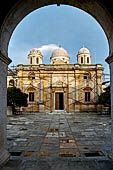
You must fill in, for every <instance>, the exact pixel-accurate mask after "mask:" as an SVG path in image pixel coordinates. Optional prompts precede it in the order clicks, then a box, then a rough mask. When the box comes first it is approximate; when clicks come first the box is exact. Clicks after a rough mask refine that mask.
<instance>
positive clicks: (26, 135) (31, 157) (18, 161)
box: [0, 112, 113, 170]
mask: <svg viewBox="0 0 113 170" xmlns="http://www.w3.org/2000/svg"><path fill="white" fill-rule="evenodd" d="M110 131H111V119H110V116H108V115H100V114H97V113H86V112H84V113H74V114H71V113H70V114H69V113H68V114H67V113H63V112H61V113H60V112H58V113H56V112H55V113H50V114H49V113H27V114H26V113H23V114H22V115H16V116H13V117H8V125H7V140H8V151H9V152H10V154H11V157H10V160H9V161H8V162H7V164H5V165H4V167H2V168H1V169H0V170H53V169H54V170H113V162H112V161H111V160H110V159H109V157H108V153H109V152H110V141H111V139H110V133H111V132H110Z"/></svg>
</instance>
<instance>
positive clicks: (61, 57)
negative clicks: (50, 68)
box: [50, 47, 69, 64]
mask: <svg viewBox="0 0 113 170" xmlns="http://www.w3.org/2000/svg"><path fill="white" fill-rule="evenodd" d="M50 59H51V64H69V55H68V53H67V51H66V50H65V49H64V48H62V47H59V48H57V49H56V50H54V51H53V53H52V56H51V58H50Z"/></svg>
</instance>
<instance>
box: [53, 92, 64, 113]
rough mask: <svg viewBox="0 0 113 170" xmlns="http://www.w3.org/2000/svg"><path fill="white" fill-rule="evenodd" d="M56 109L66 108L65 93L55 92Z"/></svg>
mask: <svg viewBox="0 0 113 170" xmlns="http://www.w3.org/2000/svg"><path fill="white" fill-rule="evenodd" d="M55 110H64V93H63V92H56V93H55Z"/></svg>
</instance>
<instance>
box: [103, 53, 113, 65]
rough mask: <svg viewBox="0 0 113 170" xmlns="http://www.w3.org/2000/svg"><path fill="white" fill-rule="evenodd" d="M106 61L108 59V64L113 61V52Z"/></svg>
mask: <svg viewBox="0 0 113 170" xmlns="http://www.w3.org/2000/svg"><path fill="white" fill-rule="evenodd" d="M105 61H106V62H107V63H108V64H110V63H112V62H113V53H112V55H111V56H108V57H107V58H106V59H105Z"/></svg>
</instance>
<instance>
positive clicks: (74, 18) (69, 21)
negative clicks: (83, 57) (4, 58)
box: [8, 5, 109, 73]
mask: <svg viewBox="0 0 113 170" xmlns="http://www.w3.org/2000/svg"><path fill="white" fill-rule="evenodd" d="M59 45H61V46H62V47H63V48H64V49H65V50H66V51H67V52H68V54H69V56H70V63H71V64H72V63H76V62H77V60H76V55H77V53H78V51H79V49H80V48H82V47H83V46H85V47H86V48H88V49H89V51H90V53H91V56H92V64H95V63H100V64H103V66H104V68H105V70H104V72H105V73H109V67H108V64H107V63H106V62H105V58H106V57H107V56H108V55H109V46H108V41H107V38H106V35H105V33H104V31H103V29H102V28H101V26H100V25H99V24H98V22H97V21H96V20H95V19H94V18H93V17H92V16H90V15H89V14H87V13H86V12H84V11H82V10H80V9H78V8H75V7H71V6H66V5H61V6H60V7H58V6H56V5H51V6H47V7H43V8H40V9H38V10H35V11H34V12H32V13H30V14H29V15H28V16H26V17H25V18H24V19H23V20H22V21H21V22H20V23H19V24H18V26H17V27H16V29H15V30H14V32H13V34H12V37H11V39H10V42H9V48H8V55H9V57H10V58H11V59H12V63H11V64H10V66H11V65H13V64H14V65H17V64H28V61H27V56H28V54H29V51H30V50H32V49H33V48H40V50H41V52H42V54H43V56H44V57H43V63H44V64H49V63H50V56H51V54H52V51H53V50H54V49H56V48H57V47H58V46H59Z"/></svg>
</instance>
